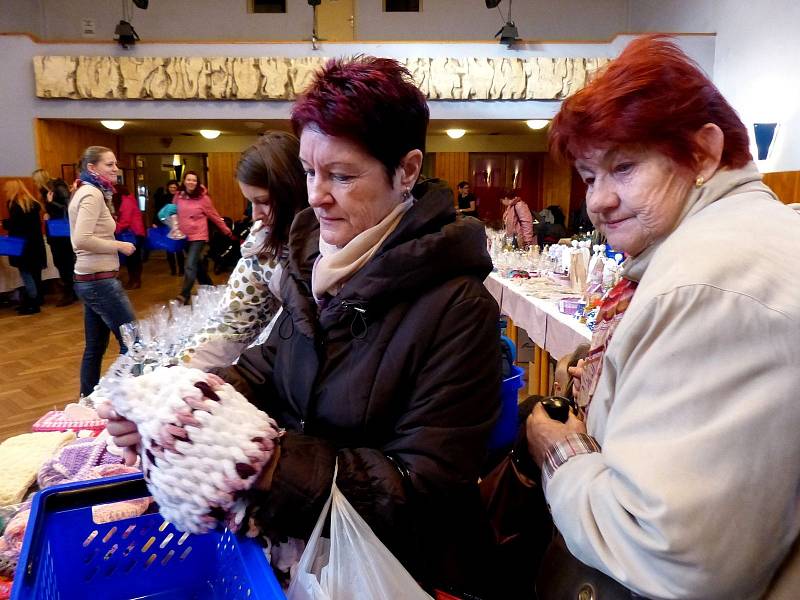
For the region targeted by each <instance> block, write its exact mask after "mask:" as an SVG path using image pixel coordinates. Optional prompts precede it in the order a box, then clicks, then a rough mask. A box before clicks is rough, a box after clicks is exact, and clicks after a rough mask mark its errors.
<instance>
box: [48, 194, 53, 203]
mask: <svg viewBox="0 0 800 600" xmlns="http://www.w3.org/2000/svg"><path fill="white" fill-rule="evenodd" d="M47 201H48V202H52V201H53V192H47Z"/></svg>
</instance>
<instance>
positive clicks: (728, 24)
mask: <svg viewBox="0 0 800 600" xmlns="http://www.w3.org/2000/svg"><path fill="white" fill-rule="evenodd" d="M709 21H711V23H713V30H714V31H716V36H717V41H716V52H715V60H714V82H715V83H716V84H717V86H718V87H719V89H720V91H721V92H722V94H723V95H724V96H725V98H727V100H728V101H729V102H730V103H731V105H732V106H733V107H734V108H735V109H736V110H737V111H738V113H739V115H740V116H741V118H742V120H743V121H744V123H745V125H747V127H748V130H749V131H750V134H751V138H752V135H753V128H752V124H753V123H756V122H776V121H777V122H779V123H780V130H779V132H778V135H777V137H776V139H775V143H774V147H773V149H772V154H771V156H770V158H769V159H768V160H766V161H763V162H761V163H760V164H759V168H760V169H761V171H762V172H776V171H798V170H800V143H798V140H800V69H798V58H800V2H798V0H758V2H749V1H746V0H696V1H694V0H632V2H631V13H630V22H631V27H632V29H633V30H641V31H647V30H650V31H654V30H655V31H657V30H661V31H664V30H670V31H683V32H688V31H698V30H699V31H704V30H709V29H710V28H706V25H707V24H708V22H709ZM664 23H666V24H668V25H669V27H662V26H661V25H662V24H664ZM698 27H699V29H698ZM754 150H755V149H754Z"/></svg>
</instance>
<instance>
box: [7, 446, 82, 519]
mask: <svg viewBox="0 0 800 600" xmlns="http://www.w3.org/2000/svg"><path fill="white" fill-rule="evenodd" d="M74 439H75V433H74V432H72V431H64V432H61V431H48V432H39V433H23V434H22V435H18V436H15V437H12V438H9V439H7V440H6V441H5V442H3V443H2V444H0V506H5V505H8V504H17V503H18V502H20V501H21V500H22V499H23V497H24V496H25V492H27V491H28V488H29V487H30V486H31V484H32V483H33V482H34V481H36V474H37V473H38V472H39V469H40V468H41V467H42V464H44V462H45V461H46V460H47V459H49V458H50V457H51V456H53V455H54V454H55V453H56V450H58V449H59V448H60V447H61V446H63V445H64V444H66V443H67V442H69V441H71V440H74Z"/></svg>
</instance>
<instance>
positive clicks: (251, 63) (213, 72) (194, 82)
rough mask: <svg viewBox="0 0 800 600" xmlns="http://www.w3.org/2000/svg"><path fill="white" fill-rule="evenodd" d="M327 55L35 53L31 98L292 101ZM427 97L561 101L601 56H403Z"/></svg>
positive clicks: (581, 83)
mask: <svg viewBox="0 0 800 600" xmlns="http://www.w3.org/2000/svg"><path fill="white" fill-rule="evenodd" d="M326 60H327V59H325V58H322V57H304V58H272V57H263V58H243V57H230V58H224V57H212V58H199V57H165V58H158V57H143V58H133V57H110V56H36V57H34V59H33V66H34V71H35V73H36V96H37V97H39V98H69V99H73V100H82V99H91V100H292V99H294V98H295V97H296V96H297V95H298V94H300V93H301V92H302V91H303V90H304V89H305V88H306V87H307V86H308V84H309V83H310V82H311V79H312V78H313V76H314V73H315V72H316V71H317V70H319V69H320V68H321V67H322V65H323V64H324V63H325V61H326ZM403 62H404V63H405V65H406V66H407V67H408V69H409V71H410V72H411V74H412V76H413V77H414V81H415V82H416V83H417V85H418V86H419V88H420V90H422V93H423V94H425V96H426V97H427V98H430V99H431V100H561V99H563V98H566V97H567V96H569V95H570V94H573V93H575V92H576V91H577V90H579V89H581V88H582V87H583V86H584V85H586V83H587V81H588V80H589V78H590V77H591V76H592V74H593V73H594V72H595V71H596V70H597V69H599V68H602V67H603V66H604V65H605V64H607V63H608V59H606V58H546V57H536V58H526V59H521V58H407V59H405V60H404V61H403Z"/></svg>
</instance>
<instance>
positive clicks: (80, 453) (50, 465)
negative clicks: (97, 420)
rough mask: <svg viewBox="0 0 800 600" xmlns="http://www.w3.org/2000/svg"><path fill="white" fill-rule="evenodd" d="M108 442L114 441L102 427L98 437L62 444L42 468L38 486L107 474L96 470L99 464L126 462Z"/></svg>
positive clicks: (95, 477) (82, 479)
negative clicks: (101, 473)
mask: <svg viewBox="0 0 800 600" xmlns="http://www.w3.org/2000/svg"><path fill="white" fill-rule="evenodd" d="M109 444H113V442H111V436H109V435H108V432H107V431H105V430H103V431H102V432H101V433H100V435H98V436H97V437H90V438H79V439H77V440H74V441H72V442H70V443H68V444H67V445H65V446H63V447H62V448H61V449H60V450H59V451H58V452H57V453H56V454H55V455H54V456H53V457H52V458H51V459H50V460H48V461H46V462H45V463H44V465H42V468H41V469H39V475H38V477H37V480H38V482H39V487H40V488H42V489H44V488H47V487H50V486H52V485H57V484H59V483H67V482H70V481H84V480H86V479H97V478H98V477H105V476H106V475H100V474H98V473H97V470H96V467H99V466H101V465H119V464H122V462H123V458H122V455H121V453H120V452H116V453H115V450H116V449H115V448H110V447H109Z"/></svg>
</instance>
